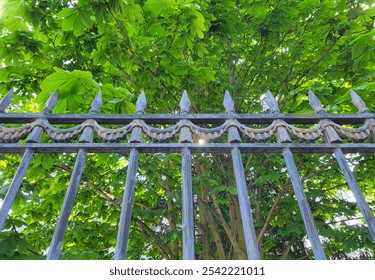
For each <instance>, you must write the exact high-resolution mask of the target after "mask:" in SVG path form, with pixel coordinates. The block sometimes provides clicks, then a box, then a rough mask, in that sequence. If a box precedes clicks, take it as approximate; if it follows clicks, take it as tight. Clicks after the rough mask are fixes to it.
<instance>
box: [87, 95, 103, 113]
mask: <svg viewBox="0 0 375 280" xmlns="http://www.w3.org/2000/svg"><path fill="white" fill-rule="evenodd" d="M102 105H103V95H102V91H101V90H99V91H98V93H97V94H96V95H95V97H94V100H93V101H92V102H91V109H90V113H96V114H98V113H99V110H100V107H102Z"/></svg>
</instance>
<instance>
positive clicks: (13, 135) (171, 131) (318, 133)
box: [0, 119, 375, 143]
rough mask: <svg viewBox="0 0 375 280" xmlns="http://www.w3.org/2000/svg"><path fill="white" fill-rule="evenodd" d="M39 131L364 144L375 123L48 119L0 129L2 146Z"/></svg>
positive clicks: (65, 135)
mask: <svg viewBox="0 0 375 280" xmlns="http://www.w3.org/2000/svg"><path fill="white" fill-rule="evenodd" d="M36 127H41V128H43V130H44V131H45V133H46V134H47V136H48V138H49V139H50V140H51V141H53V142H70V141H72V140H74V139H76V138H77V137H78V136H79V135H80V134H81V133H82V132H83V130H84V129H85V128H87V127H89V128H92V129H93V131H94V132H95V133H96V135H97V136H98V138H99V139H101V140H102V141H104V142H119V141H121V140H124V139H125V138H126V137H127V135H128V134H129V133H130V132H131V131H132V130H133V129H134V128H135V127H139V128H141V129H142V131H143V133H144V134H145V135H146V136H147V137H149V138H150V139H151V140H153V141H155V142H164V141H168V140H170V139H172V138H173V137H175V136H176V135H177V134H178V133H180V131H181V128H183V127H187V128H188V129H189V130H190V132H191V133H192V135H193V136H195V137H196V138H199V139H205V140H206V141H207V142H214V141H217V140H219V139H220V138H221V137H222V136H223V135H224V134H225V133H226V132H227V131H228V129H229V127H235V128H237V129H238V131H239V132H241V133H242V135H244V137H246V138H248V139H249V140H250V141H251V142H264V141H267V140H268V139H270V138H271V137H272V136H273V135H275V134H276V132H277V129H278V128H279V127H284V128H285V129H286V130H287V132H288V133H289V134H290V135H291V136H292V138H293V139H295V140H299V141H303V142H314V141H316V140H317V139H319V138H321V137H322V136H323V135H324V131H325V130H326V129H327V128H329V127H332V128H333V129H334V131H336V132H337V133H338V135H339V136H340V137H342V138H343V139H346V140H348V141H351V142H361V141H364V140H366V139H367V138H368V137H369V136H370V135H371V132H372V131H374V130H375V121H374V120H373V119H368V120H366V122H365V124H364V125H363V126H362V127H359V128H348V127H344V126H341V125H339V124H337V123H335V122H333V121H330V120H322V121H320V122H319V123H318V124H317V125H316V126H315V127H313V128H299V127H295V126H293V125H290V124H288V123H286V122H285V121H283V120H280V119H278V120H274V121H273V122H272V123H271V124H270V125H268V126H267V127H264V128H252V127H248V126H246V125H244V124H242V123H240V122H238V121H237V120H236V119H228V120H226V121H225V122H224V123H223V124H222V125H220V126H218V127H215V128H204V127H200V126H198V125H196V124H194V123H193V122H191V121H190V120H186V119H181V120H180V121H179V122H177V123H176V124H175V125H173V126H171V127H168V128H155V127H152V126H150V125H148V124H146V123H145V122H144V121H143V120H139V119H135V120H133V121H132V122H131V123H129V124H128V125H126V126H123V127H120V128H114V129H113V128H105V127H102V126H101V125H99V124H98V123H97V122H96V121H95V120H92V119H88V120H86V121H84V122H83V123H81V124H79V125H77V126H74V127H72V128H66V129H61V128H56V127H54V126H52V125H51V124H50V123H49V122H48V120H47V119H39V120H36V121H33V122H32V123H30V124H27V125H25V126H22V127H18V128H6V127H3V126H0V143H17V142H18V141H20V140H21V139H25V138H26V137H27V135H28V134H30V132H31V131H32V130H33V129H34V128H36Z"/></svg>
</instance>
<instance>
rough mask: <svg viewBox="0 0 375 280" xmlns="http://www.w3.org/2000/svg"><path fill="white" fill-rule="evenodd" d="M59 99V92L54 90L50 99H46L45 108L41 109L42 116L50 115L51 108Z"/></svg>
mask: <svg viewBox="0 0 375 280" xmlns="http://www.w3.org/2000/svg"><path fill="white" fill-rule="evenodd" d="M58 98H59V91H58V90H55V91H54V92H53V93H52V95H51V97H50V98H48V100H47V102H46V106H45V107H44V109H43V114H51V113H52V109H53V107H55V105H56V104H57V99H58Z"/></svg>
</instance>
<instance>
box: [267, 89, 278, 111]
mask: <svg viewBox="0 0 375 280" xmlns="http://www.w3.org/2000/svg"><path fill="white" fill-rule="evenodd" d="M265 100H266V103H267V106H268V110H269V111H270V112H271V113H279V112H280V109H279V105H278V104H277V101H276V99H275V97H274V96H273V95H272V93H271V92H270V91H269V90H267V92H266V99H265Z"/></svg>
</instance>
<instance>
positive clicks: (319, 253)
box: [283, 148, 326, 260]
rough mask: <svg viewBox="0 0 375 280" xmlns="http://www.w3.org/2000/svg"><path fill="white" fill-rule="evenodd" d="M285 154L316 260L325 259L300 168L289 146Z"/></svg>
mask: <svg viewBox="0 0 375 280" xmlns="http://www.w3.org/2000/svg"><path fill="white" fill-rule="evenodd" d="M283 155H284V159H285V163H286V166H287V168H288V172H289V175H290V179H291V181H292V185H293V189H294V193H295V195H296V198H297V202H298V206H299V209H300V211H301V215H302V219H303V223H304V225H305V228H306V231H307V235H308V237H309V240H310V243H311V247H312V250H313V253H314V257H315V259H316V260H325V259H326V256H325V253H324V249H323V246H322V243H321V242H320V239H319V234H318V231H317V229H316V226H315V223H314V218H313V216H312V214H311V210H310V206H309V202H308V201H307V198H306V194H305V192H304V190H303V187H302V183H301V179H300V177H299V174H298V170H297V167H296V164H295V162H294V158H293V154H292V152H291V151H290V149H289V148H285V149H284V151H283Z"/></svg>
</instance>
